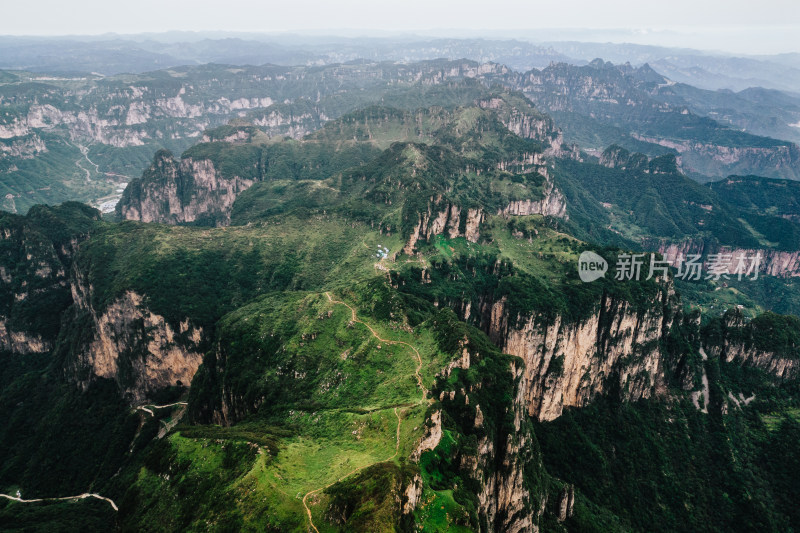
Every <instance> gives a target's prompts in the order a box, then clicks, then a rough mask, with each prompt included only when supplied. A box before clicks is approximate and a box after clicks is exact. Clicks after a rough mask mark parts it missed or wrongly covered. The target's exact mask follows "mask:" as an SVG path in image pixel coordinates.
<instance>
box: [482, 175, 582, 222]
mask: <svg viewBox="0 0 800 533" xmlns="http://www.w3.org/2000/svg"><path fill="white" fill-rule="evenodd" d="M498 214H499V215H502V216H505V217H508V216H524V215H545V216H553V217H558V218H563V219H569V215H568V214H567V201H566V199H565V198H564V195H563V194H562V193H561V191H560V190H558V188H556V186H555V185H554V184H553V182H552V181H550V180H547V181H546V182H545V187H544V193H543V196H542V198H541V199H539V200H516V201H513V202H510V203H509V204H508V205H507V206H506V207H504V208H503V209H500V211H499V212H498Z"/></svg>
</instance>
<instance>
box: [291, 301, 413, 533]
mask: <svg viewBox="0 0 800 533" xmlns="http://www.w3.org/2000/svg"><path fill="white" fill-rule="evenodd" d="M325 296H327V297H328V301H329V302H331V303H332V304H339V305H343V306H345V307H347V308H348V309H349V310H350V312H351V313H352V315H353V322H357V323H359V324H361V325H363V326H365V327H366V328H367V329H368V330H369V331H370V333H372V336H373V337H375V338H376V339H378V340H379V341H381V342H383V343H386V344H401V345H403V346H406V347H408V348H411V350H412V351H413V352H414V357H416V358H417V368H416V370H414V377H415V378H416V379H417V385H418V386H419V388H420V390H422V399H421V400H420V403H423V402H424V401H425V398H426V397H427V396H428V389H426V388H425V385H423V383H422V376H421V375H420V373H419V372H420V370H422V356H421V355H420V353H419V350H417V349H416V348H415V347H414V346H413V345H411V344H409V343H407V342H405V341H393V340H389V339H383V338H381V336H380V335H378V332H376V331H375V330H374V329H372V326H370V325H369V324H367V323H366V322H364V321H363V320H360V319H359V318H358V315H356V310H355V309H354V308H353V307H351V306H350V305H349V304H346V303H345V302H342V301H339V300H334V299H333V297H331V293H329V292H326V293H325ZM394 414H395V416H396V417H397V434H396V436H395V445H394V454H393V455H392V456H391V457H389V458H387V459H384V460H383V461H376V462H374V463H370V464H368V465H364V466H361V467H359V468H356V469H355V470H353V471H352V472H348V473H347V474H345V475H343V476H342V477H340V478H339V479H337V480H335V481H332V482H331V483H329V484H328V485H325V486H324V487H320V488H318V489H314V490H312V491H310V492H308V493H306V495H305V496H303V507H304V508H305V510H306V515H308V523H309V525H310V526H311V529H313V530H314V531H315V532H316V533H319V529H317V526H315V525H314V518H313V517H312V516H311V508H310V507H309V506H308V498H309V497H310V496H313V495H314V494H317V493H318V492H322V491H323V490H325V489H327V488H330V487H332V486H333V485H335V484H336V483H339V482H340V481H343V480H345V479H347V478H348V477H350V476H352V475H353V474H356V473H358V472H360V471H362V470H364V469H365V468H369V467H370V466H373V465H376V464H379V463H385V462H387V461H392V460H393V459H394V458H395V457H397V454H398V453H400V415H399V414H398V413H397V407H395V408H394Z"/></svg>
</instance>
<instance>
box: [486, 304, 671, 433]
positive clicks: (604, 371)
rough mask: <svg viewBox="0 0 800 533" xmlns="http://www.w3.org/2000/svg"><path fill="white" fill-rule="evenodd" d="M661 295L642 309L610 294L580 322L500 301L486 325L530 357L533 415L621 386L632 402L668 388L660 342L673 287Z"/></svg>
mask: <svg viewBox="0 0 800 533" xmlns="http://www.w3.org/2000/svg"><path fill="white" fill-rule="evenodd" d="M660 298H661V299H659V300H657V301H654V302H652V306H650V308H649V309H648V310H647V311H643V312H642V311H636V310H635V309H634V308H633V307H632V306H631V304H629V303H628V302H625V301H622V300H617V299H614V298H611V297H607V296H604V297H603V299H602V301H601V302H600V305H599V308H598V310H597V311H596V312H595V313H593V314H592V315H590V316H589V317H588V318H587V319H585V320H583V321H580V322H577V323H567V322H565V321H564V320H563V319H562V318H561V317H560V316H557V317H556V318H555V319H552V320H547V319H544V318H543V317H541V316H538V315H534V316H532V317H529V318H526V319H520V318H519V317H514V316H509V313H508V312H507V310H506V302H505V300H504V299H501V300H500V301H497V302H495V303H493V304H492V305H491V308H490V318H489V322H488V324H487V327H486V329H487V330H488V333H489V335H490V337H491V338H492V340H493V341H494V342H495V343H496V344H497V345H498V346H499V347H501V349H502V350H503V351H504V352H506V353H509V354H511V355H516V356H519V357H521V358H522V360H523V361H524V362H525V368H524V370H523V376H522V380H523V384H524V390H525V405H526V407H527V411H528V413H529V414H530V415H531V416H533V417H536V418H538V419H539V420H554V419H555V418H558V417H559V416H560V415H561V413H562V412H563V410H564V407H569V406H575V407H582V406H584V405H586V404H588V403H589V402H590V401H591V400H592V398H594V397H595V396H597V395H599V394H603V393H607V392H609V391H611V390H614V389H616V388H619V390H620V392H621V394H622V396H623V398H624V399H626V400H631V401H633V400H638V399H640V398H649V397H651V396H654V395H656V394H657V393H659V391H661V390H662V389H663V387H664V383H663V370H664V369H663V362H662V353H661V349H660V346H659V340H660V339H661V338H662V336H663V335H664V334H665V332H666V331H667V330H668V329H669V327H670V325H671V321H670V318H669V316H670V314H669V313H668V312H667V308H668V306H669V305H670V303H669V298H670V293H669V291H665V292H664V293H662V296H661V297H660Z"/></svg>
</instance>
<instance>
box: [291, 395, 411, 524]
mask: <svg viewBox="0 0 800 533" xmlns="http://www.w3.org/2000/svg"><path fill="white" fill-rule="evenodd" d="M394 416H396V417H397V435H396V436H395V445H394V453H393V454H392V456H391V457H388V458H386V459H384V460H382V461H375V462H374V463H370V464H368V465H364V466H361V467H358V468H356V469H355V470H353V471H351V472H348V473H347V474H345V475H343V476H342V477H340V478H339V479H337V480H336V481H332V482H330V483H328V484H327V485H325V486H324V487H320V488H318V489H315V490H312V491H311V492H308V493H306V495H305V496H303V507H305V509H306V514H307V515H308V523H309V524H310V525H311V529H313V530H314V531H316V533H319V529H317V526H315V525H314V518H313V517H312V516H311V508H310V507H309V506H308V498H309V496H313V495H314V494H316V493H318V492H322V491H323V490H325V489H327V488H329V487H332V486H334V485H335V484H336V483H339V482H340V481H343V480H345V479H347V478H349V477H350V476H352V475H353V474H357V473H358V472H361V471H362V470H364V469H365V468H369V467H370V466H373V465H377V464H379V463H385V462H387V461H392V460H394V458H395V457H397V454H398V453H400V415H399V414H398V413H397V407H395V408H394Z"/></svg>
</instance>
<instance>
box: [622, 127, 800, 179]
mask: <svg viewBox="0 0 800 533" xmlns="http://www.w3.org/2000/svg"><path fill="white" fill-rule="evenodd" d="M633 137H635V138H636V139H638V140H640V141H644V142H649V143H654V144H659V145H661V146H665V147H667V148H671V149H673V150H675V151H677V152H678V153H679V154H680V156H681V166H682V168H683V169H684V170H685V171H687V172H696V173H699V174H704V175H706V176H721V177H722V176H730V175H731V174H741V175H746V174H758V175H760V176H765V177H768V178H784V179H793V180H796V179H800V170H798V169H800V148H798V146H797V145H796V144H792V143H785V144H778V143H776V144H775V145H773V146H740V147H733V146H721V145H716V144H711V143H703V142H697V141H691V140H679V141H675V140H671V139H663V138H660V137H653V136H645V135H636V134H634V135H633Z"/></svg>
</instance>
